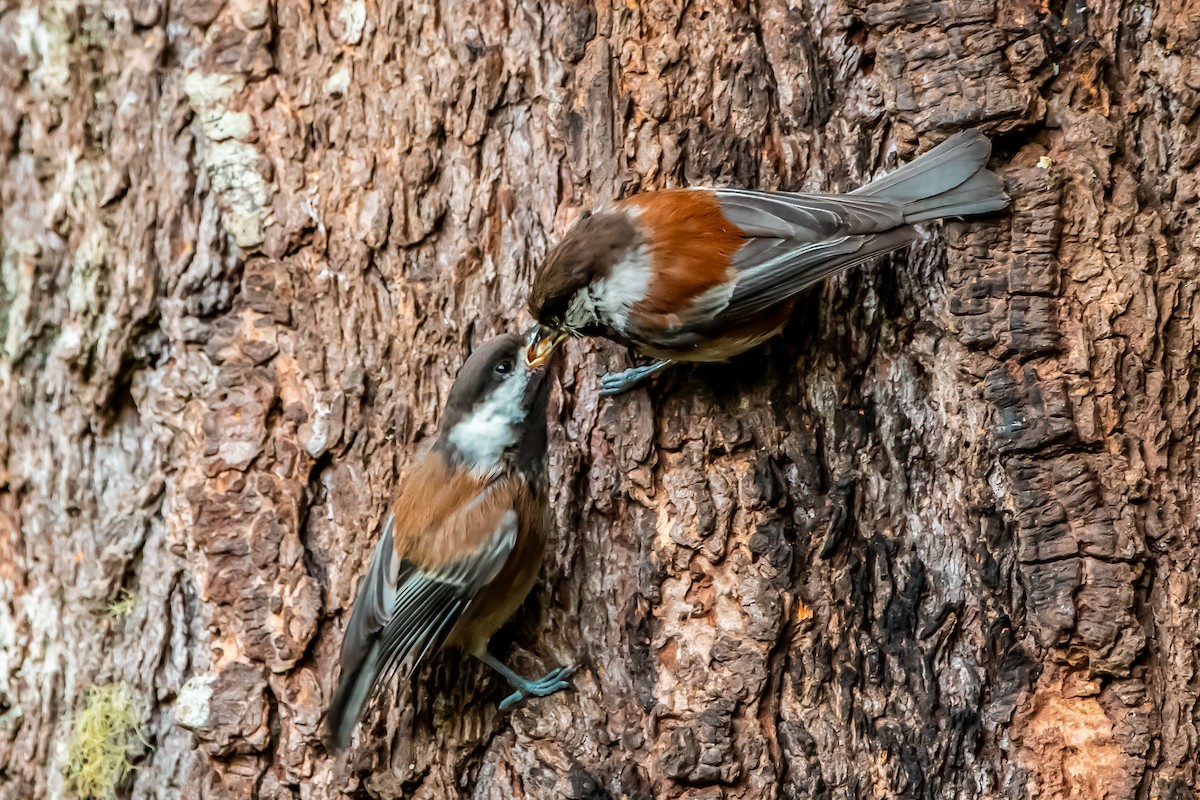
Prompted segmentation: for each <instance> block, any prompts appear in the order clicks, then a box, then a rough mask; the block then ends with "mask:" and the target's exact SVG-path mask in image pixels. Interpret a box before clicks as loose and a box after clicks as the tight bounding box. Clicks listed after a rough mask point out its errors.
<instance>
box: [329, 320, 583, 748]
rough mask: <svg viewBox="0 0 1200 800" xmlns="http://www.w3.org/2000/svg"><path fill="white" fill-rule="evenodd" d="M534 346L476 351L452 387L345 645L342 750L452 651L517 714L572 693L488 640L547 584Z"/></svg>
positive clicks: (334, 734) (540, 364)
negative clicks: (495, 686)
mask: <svg viewBox="0 0 1200 800" xmlns="http://www.w3.org/2000/svg"><path fill="white" fill-rule="evenodd" d="M529 344H530V342H529V340H528V338H522V337H520V336H517V335H516V334H506V335H503V336H498V337H496V338H494V339H491V340H489V341H488V342H486V343H485V344H483V345H482V346H481V347H480V348H479V349H477V350H476V351H475V352H474V353H473V354H472V355H471V357H470V358H468V359H467V361H466V363H465V364H463V366H462V369H461V370H459V373H458V377H457V378H456V379H455V381H454V386H453V388H452V389H451V390H450V397H449V399H448V400H447V402H446V409H445V413H444V415H443V419H442V431H441V435H440V436H439V438H438V439H437V442H436V443H435V444H434V445H433V447H432V449H431V450H430V451H429V452H428V453H427V454H426V455H425V456H424V457H423V458H422V459H421V460H420V461H419V462H418V463H417V464H416V465H415V466H414V467H413V468H412V469H411V470H410V472H409V474H408V475H406V476H405V478H404V481H403V485H402V486H401V487H400V490H399V492H398V494H397V495H396V499H395V501H394V502H393V503H392V507H391V512H390V513H389V514H388V516H387V517H386V519H385V520H384V524H383V533H382V536H381V537H380V541H379V544H378V546H377V547H376V548H375V555H374V557H373V558H372V559H371V565H370V567H369V568H368V570H367V574H366V577H365V578H364V579H363V582H362V585H361V586H360V587H359V590H358V596H357V599H356V600H355V602H354V611H353V612H352V613H351V615H350V622H349V624H348V625H347V626H346V634H345V637H344V638H343V640H342V653H341V667H342V670H341V679H340V682H339V684H338V689H337V694H336V696H335V697H334V699H333V703H332V704H331V705H330V707H329V714H328V718H327V723H328V731H329V741H330V744H331V745H332V746H333V747H335V748H337V749H341V748H344V747H345V746H346V744H347V743H348V742H349V741H350V734H351V733H352V732H353V730H354V726H355V724H356V723H357V722H358V719H359V717H360V716H361V715H362V712H363V709H364V707H365V706H366V704H367V701H368V700H370V699H371V697H372V696H373V695H374V694H375V693H376V692H377V691H378V690H379V688H380V687H381V686H383V685H385V684H386V683H388V682H390V681H391V679H392V678H393V676H395V675H397V674H399V675H401V676H405V677H406V676H408V675H410V674H411V673H412V671H413V670H414V669H415V668H416V666H417V664H418V663H419V662H420V661H421V659H422V658H424V657H425V655H426V654H428V653H431V652H434V651H436V650H438V649H439V648H440V647H442V646H444V645H456V646H458V647H460V648H462V649H463V650H465V651H467V652H468V653H470V654H471V655H473V656H475V657H476V658H478V659H479V660H480V661H482V662H484V663H485V664H488V665H489V666H491V667H492V668H493V669H495V670H496V671H497V672H499V673H500V674H501V675H503V676H504V677H505V678H506V679H507V680H508V682H509V683H511V684H512V686H513V687H514V688H515V690H516V691H515V692H514V693H513V694H511V695H510V696H509V697H508V698H506V699H505V700H504V702H503V703H501V705H500V707H501V708H507V707H508V706H510V705H512V704H513V703H516V702H518V701H519V700H522V699H524V698H526V697H542V696H545V695H547V694H550V693H552V692H556V691H558V690H559V689H563V688H566V687H567V686H569V685H570V684H569V683H568V682H567V681H566V678H567V677H568V675H569V674H570V671H571V668H570V667H561V668H559V669H556V670H554V671H552V672H550V673H549V674H548V675H546V676H545V677H543V678H541V679H539V680H527V679H525V678H522V677H521V676H520V675H518V674H516V673H515V672H513V671H512V670H510V669H509V668H508V667H506V666H505V665H504V664H503V663H502V662H500V661H499V660H497V659H496V658H495V657H493V656H492V655H491V654H490V653H489V652H488V649H487V647H488V640H489V639H490V638H491V636H492V634H493V633H495V632H496V630H497V629H498V628H499V627H500V626H501V625H503V624H504V622H505V621H506V620H507V619H508V618H509V617H510V616H511V615H512V614H513V612H515V611H516V610H517V608H518V607H519V606H520V605H521V603H522V601H524V599H525V596H526V595H527V594H528V593H529V590H530V588H531V587H532V586H533V583H534V580H535V579H536V578H537V574H538V569H539V567H540V565H541V562H542V552H543V550H544V548H545V545H546V530H547V522H548V517H547V506H546V481H545V465H544V461H545V456H546V400H547V396H548V394H549V383H550V382H549V381H547V380H545V377H546V371H547V370H546V361H547V359H548V358H549V355H550V353H549V352H546V353H544V354H543V355H542V356H540V357H534V358H532V359H529V358H528V357H527V355H526V353H527V350H528V347H529Z"/></svg>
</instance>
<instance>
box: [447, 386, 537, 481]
mask: <svg viewBox="0 0 1200 800" xmlns="http://www.w3.org/2000/svg"><path fill="white" fill-rule="evenodd" d="M528 385H529V374H528V373H526V372H518V373H516V374H514V375H513V376H512V377H511V378H509V379H508V380H507V381H505V382H504V383H502V384H501V385H500V387H499V388H498V389H496V391H495V392H493V393H492V395H491V397H489V398H488V399H487V400H485V401H484V402H483V403H481V404H480V405H479V407H478V408H476V409H475V410H474V411H472V412H471V413H470V414H469V415H468V416H466V417H465V418H463V420H462V421H461V422H459V423H458V424H457V425H455V426H454V430H453V431H451V432H450V436H449V439H450V443H451V444H452V445H454V447H455V449H457V450H458V452H459V453H461V454H462V456H463V458H464V459H466V461H467V463H469V464H470V465H471V471H472V472H474V473H475V474H477V475H486V474H488V473H490V472H493V471H494V470H496V469H497V468H499V466H500V459H501V457H502V456H503V455H504V451H505V450H506V449H508V448H509V447H512V446H513V445H514V444H516V441H517V427H518V426H519V425H520V424H521V423H523V422H524V421H525V403H524V399H525V389H526V387H527V386H528Z"/></svg>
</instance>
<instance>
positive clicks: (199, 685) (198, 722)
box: [175, 674, 216, 730]
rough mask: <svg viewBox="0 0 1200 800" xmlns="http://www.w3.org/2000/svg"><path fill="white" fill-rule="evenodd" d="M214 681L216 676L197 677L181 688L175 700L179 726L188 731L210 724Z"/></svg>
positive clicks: (176, 718) (176, 720) (176, 717)
mask: <svg viewBox="0 0 1200 800" xmlns="http://www.w3.org/2000/svg"><path fill="white" fill-rule="evenodd" d="M214 680H216V676H215V675H211V674H209V675H197V676H196V677H194V678H191V679H190V680H189V681H188V682H187V683H185V684H184V685H183V687H182V688H180V690H179V696H178V697H177V698H176V700H175V722H176V723H177V724H179V725H182V726H183V727H185V728H187V729H188V730H197V729H200V728H203V727H204V726H205V725H207V724H208V717H209V707H210V705H211V703H212V695H213V681H214Z"/></svg>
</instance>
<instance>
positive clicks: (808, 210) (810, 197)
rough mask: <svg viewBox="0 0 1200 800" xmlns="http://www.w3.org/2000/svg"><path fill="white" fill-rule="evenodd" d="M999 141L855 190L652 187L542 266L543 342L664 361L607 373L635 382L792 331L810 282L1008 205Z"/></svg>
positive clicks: (607, 380) (960, 140)
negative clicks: (995, 147)
mask: <svg viewBox="0 0 1200 800" xmlns="http://www.w3.org/2000/svg"><path fill="white" fill-rule="evenodd" d="M991 149H992V147H991V142H990V141H988V139H987V137H985V136H984V135H983V134H982V133H980V132H979V131H974V130H972V131H964V132H961V133H958V134H955V135H954V136H951V137H950V138H949V139H947V140H946V141H944V142H942V143H941V144H940V145H938V146H937V147H934V148H933V149H932V150H930V151H928V152H927V153H924V154H923V155H921V156H919V157H917V158H916V159H914V160H913V161H911V162H909V163H908V164H905V165H904V166H902V167H900V168H899V169H897V170H895V171H894V172H892V173H890V174H887V175H883V176H881V177H879V178H876V179H875V180H873V181H871V182H870V183H868V184H867V185H865V186H863V187H861V188H859V189H855V190H854V191H852V192H850V193H849V194H806V193H800V192H760V191H753V190H749V189H709V188H692V189H665V190H661V191H651V192H643V193H641V194H637V195H634V196H632V197H629V198H627V199H625V200H622V201H620V202H618V203H616V204H615V205H614V206H612V207H610V208H607V209H604V210H601V211H599V212H597V213H595V214H592V215H590V216H587V217H585V218H584V219H582V220H580V221H579V222H577V223H576V224H575V225H574V226H573V227H572V228H571V229H570V230H569V231H568V232H567V234H566V236H564V237H563V239H562V241H561V242H559V244H558V245H557V246H556V247H554V248H553V249H552V250H551V251H550V253H549V254H548V255H547V257H546V258H545V260H544V261H543V262H542V263H541V264H540V266H539V267H538V269H537V271H536V273H535V276H534V280H533V286H532V289H531V291H530V295H529V310H530V311H531V312H532V313H533V316H534V318H535V319H536V320H537V321H538V323H539V324H540V326H541V328H540V332H539V335H538V339H537V341H536V342H535V343H534V344H533V349H534V351H536V352H548V351H551V350H553V349H554V348H556V347H558V346H559V344H561V343H562V342H563V341H564V340H565V339H567V338H568V337H570V336H602V337H605V338H608V339H611V340H613V341H615V342H618V343H621V344H624V345H627V346H629V347H632V348H634V349H635V350H637V351H638V352H640V353H642V354H644V355H646V356H650V357H651V358H653V359H655V361H654V363H652V364H649V365H647V366H643V367H637V368H634V369H629V370H625V371H624V372H619V373H614V374H609V375H605V376H604V377H603V378H602V379H601V393H602V394H617V393H620V392H623V391H626V390H628V389H630V388H632V387H633V386H635V385H636V384H638V383H639V382H640V381H642V380H643V379H645V378H647V377H648V376H650V375H652V374H654V373H656V372H659V371H661V370H662V369H664V368H665V367H667V366H669V365H671V364H673V363H675V362H678V361H722V360H725V359H727V358H730V357H732V356H735V355H737V354H739V353H742V352H745V351H746V350H749V349H750V348H752V347H755V346H756V345H759V344H761V343H762V342H764V341H766V340H767V339H770V338H771V337H773V336H775V335H776V334H777V333H779V331H780V330H782V329H783V327H784V325H785V324H786V323H787V321H788V319H789V318H790V317H791V315H792V312H793V310H794V306H795V304H796V301H797V298H798V295H799V293H800V292H802V291H803V290H804V289H806V288H808V287H810V286H812V285H814V284H816V283H818V282H820V281H822V280H824V279H825V278H828V277H829V276H830V275H835V274H837V273H839V272H842V271H844V270H847V269H850V268H852V267H856V266H858V265H860V264H863V263H864V262H867V261H869V260H871V259H873V258H875V257H877V256H881V255H883V254H885V253H889V252H892V251H894V250H898V249H900V248H902V247H905V246H906V245H908V244H910V243H911V242H912V241H913V240H914V239H916V237H917V231H916V228H914V227H913V226H914V225H917V224H920V223H923V222H930V221H932V220H938V219H944V218H947V217H966V216H972V215H975V214H986V213H989V212H993V211H998V210H1000V209H1002V208H1004V207H1005V206H1006V205H1007V204H1008V196H1007V195H1006V194H1005V193H1004V187H1003V185H1002V184H1001V181H1000V177H999V176H998V175H996V174H995V173H994V172H991V171H990V170H988V169H987V167H986V164H987V161H988V158H989V156H990V155H991Z"/></svg>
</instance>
